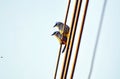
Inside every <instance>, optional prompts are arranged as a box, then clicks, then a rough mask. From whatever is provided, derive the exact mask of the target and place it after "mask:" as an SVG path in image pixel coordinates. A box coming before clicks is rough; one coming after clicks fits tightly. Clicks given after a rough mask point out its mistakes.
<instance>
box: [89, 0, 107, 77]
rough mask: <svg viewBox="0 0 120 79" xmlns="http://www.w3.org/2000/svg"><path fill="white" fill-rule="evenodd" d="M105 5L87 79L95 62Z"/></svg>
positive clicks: (105, 2)
mask: <svg viewBox="0 0 120 79" xmlns="http://www.w3.org/2000/svg"><path fill="white" fill-rule="evenodd" d="M106 4H107V0H105V1H104V5H103V9H102V13H101V19H100V22H99V28H98V33H97V37H96V42H95V46H94V50H93V57H92V61H91V66H90V72H89V75H88V79H90V78H91V75H92V71H93V67H94V61H95V56H96V51H97V46H98V42H99V37H100V32H101V28H102V23H103V18H104V13H105V7H106Z"/></svg>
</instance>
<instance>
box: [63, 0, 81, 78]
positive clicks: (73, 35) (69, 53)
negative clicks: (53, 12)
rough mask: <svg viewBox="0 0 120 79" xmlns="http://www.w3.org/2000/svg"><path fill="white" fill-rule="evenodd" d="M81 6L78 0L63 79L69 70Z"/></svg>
mask: <svg viewBox="0 0 120 79" xmlns="http://www.w3.org/2000/svg"><path fill="white" fill-rule="evenodd" d="M81 4H82V0H79V1H78V5H77V12H76V18H75V22H74V27H73V32H72V37H71V42H70V48H69V51H68V57H67V61H66V67H65V72H64V73H65V74H64V78H66V76H67V72H68V68H69V63H70V59H71V54H72V48H73V44H74V38H75V33H76V29H77V23H78V19H79V14H80V9H81Z"/></svg>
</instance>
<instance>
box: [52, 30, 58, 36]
mask: <svg viewBox="0 0 120 79" xmlns="http://www.w3.org/2000/svg"><path fill="white" fill-rule="evenodd" d="M53 35H55V36H57V37H58V36H59V35H60V32H59V31H55V32H54V33H53V34H52V36H53Z"/></svg>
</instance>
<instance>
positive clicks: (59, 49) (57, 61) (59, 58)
mask: <svg viewBox="0 0 120 79" xmlns="http://www.w3.org/2000/svg"><path fill="white" fill-rule="evenodd" d="M61 48H62V43H61V44H60V48H59V54H58V59H57V64H56V69H55V74H54V79H56V76H57V70H58V65H59V60H60V54H61Z"/></svg>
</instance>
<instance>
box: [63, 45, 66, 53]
mask: <svg viewBox="0 0 120 79" xmlns="http://www.w3.org/2000/svg"><path fill="white" fill-rule="evenodd" d="M65 48H66V45H65V46H64V48H63V50H62V53H64V51H65Z"/></svg>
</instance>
